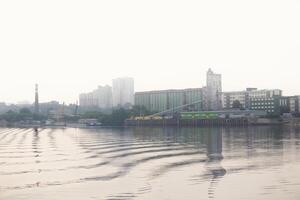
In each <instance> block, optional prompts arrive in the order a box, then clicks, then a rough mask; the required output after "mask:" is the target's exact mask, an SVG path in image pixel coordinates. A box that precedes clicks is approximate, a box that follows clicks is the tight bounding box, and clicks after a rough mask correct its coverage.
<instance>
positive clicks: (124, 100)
mask: <svg viewBox="0 0 300 200" xmlns="http://www.w3.org/2000/svg"><path fill="white" fill-rule="evenodd" d="M112 91H113V92H112V93H113V107H130V106H132V105H134V80H133V78H128V77H124V78H116V79H113V81H112Z"/></svg>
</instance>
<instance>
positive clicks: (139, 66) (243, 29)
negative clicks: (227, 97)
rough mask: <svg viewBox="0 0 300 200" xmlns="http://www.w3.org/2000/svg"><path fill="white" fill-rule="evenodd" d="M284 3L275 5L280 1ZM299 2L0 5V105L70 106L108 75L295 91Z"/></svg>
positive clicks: (140, 85)
mask: <svg viewBox="0 0 300 200" xmlns="http://www.w3.org/2000/svg"><path fill="white" fill-rule="evenodd" d="M283 2H284V4H283ZM299 10H300V2H299V1H292V0H290V1H274V0H272V1H271V0H266V1H258V0H254V1H251V2H250V1H236V0H229V1H226V2H225V1H188V2H187V1H149V2H146V1H117V3H116V1H89V2H84V1H51V2H50V1H49V2H47V1H17V4H16V1H1V2H0V29H1V31H0V55H1V58H0V66H1V74H2V76H1V79H0V96H1V99H0V101H2V102H3V101H5V102H11V103H15V102H18V101H23V100H27V101H31V102H33V100H34V96H33V90H34V84H35V83H38V84H39V87H40V101H41V102H43V101H50V100H59V101H65V102H67V103H74V102H76V101H77V100H78V94H79V93H82V92H87V91H91V90H93V89H94V88H96V87H97V85H105V84H110V85H111V80H112V79H113V78H116V77H123V76H129V77H133V78H134V80H135V91H144V90H156V89H169V88H195V87H202V86H204V85H205V74H206V71H207V69H208V68H209V67H211V68H213V69H214V71H216V72H218V73H220V74H222V76H223V79H222V81H223V91H231V90H243V89H245V88H246V87H258V88H279V89H282V90H283V91H284V94H285V95H292V94H300V89H299V87H296V86H299V85H300V79H299V78H298V75H299V73H300V68H299V66H300V59H299V55H300V37H299V35H300V28H299V26H298V24H299V19H300V13H299Z"/></svg>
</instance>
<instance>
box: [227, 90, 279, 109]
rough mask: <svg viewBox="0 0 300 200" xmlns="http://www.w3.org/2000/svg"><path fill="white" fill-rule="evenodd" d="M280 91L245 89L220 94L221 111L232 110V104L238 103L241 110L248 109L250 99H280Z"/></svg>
mask: <svg viewBox="0 0 300 200" xmlns="http://www.w3.org/2000/svg"><path fill="white" fill-rule="evenodd" d="M281 96H282V91H281V90H279V89H271V90H267V89H263V90H258V89H257V88H247V89H246V90H244V91H234V92H223V93H222V107H223V109H232V108H233V107H234V102H236V101H238V102H239V104H240V105H241V108H242V109H250V107H251V105H250V100H251V99H257V98H258V99H265V100H266V101H268V99H270V98H273V97H281Z"/></svg>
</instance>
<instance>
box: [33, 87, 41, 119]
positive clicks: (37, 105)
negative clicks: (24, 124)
mask: <svg viewBox="0 0 300 200" xmlns="http://www.w3.org/2000/svg"><path fill="white" fill-rule="evenodd" d="M39 112H40V108H39V86H38V84H35V102H34V113H35V114H39Z"/></svg>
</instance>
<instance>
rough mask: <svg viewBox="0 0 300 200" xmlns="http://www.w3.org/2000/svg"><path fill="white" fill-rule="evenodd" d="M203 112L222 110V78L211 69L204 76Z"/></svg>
mask: <svg viewBox="0 0 300 200" xmlns="http://www.w3.org/2000/svg"><path fill="white" fill-rule="evenodd" d="M204 92H205V94H204V96H205V98H204V100H205V101H204V102H205V104H204V105H205V106H204V109H205V110H220V109H221V108H222V76H221V74H216V73H214V72H213V71H212V70H211V69H209V70H208V71H207V74H206V87H205V88H204Z"/></svg>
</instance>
